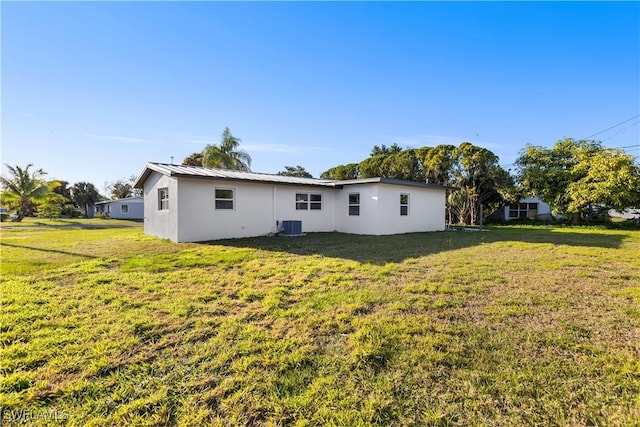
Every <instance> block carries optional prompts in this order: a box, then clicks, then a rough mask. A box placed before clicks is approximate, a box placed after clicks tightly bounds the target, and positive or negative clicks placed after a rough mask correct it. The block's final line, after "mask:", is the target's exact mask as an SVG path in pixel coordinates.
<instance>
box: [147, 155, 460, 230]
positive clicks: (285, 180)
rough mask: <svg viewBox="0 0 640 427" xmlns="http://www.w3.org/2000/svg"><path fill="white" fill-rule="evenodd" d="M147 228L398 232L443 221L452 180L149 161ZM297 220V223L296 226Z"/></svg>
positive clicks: (441, 226)
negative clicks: (306, 174) (323, 175)
mask: <svg viewBox="0 0 640 427" xmlns="http://www.w3.org/2000/svg"><path fill="white" fill-rule="evenodd" d="M134 187H135V188H140V189H142V190H143V191H144V198H143V199H144V231H145V233H147V234H150V235H153V236H157V237H161V238H165V239H169V240H172V241H174V242H197V241H206V240H215V239H225V238H239V237H255V236H264V235H269V234H275V233H279V232H281V231H283V227H284V226H286V225H287V224H292V223H293V224H295V223H297V224H299V225H301V229H298V230H297V232H298V233H299V232H331V231H338V232H343V233H355V234H372V235H382V234H397V233H409V232H422V231H435V230H444V229H445V226H446V224H445V198H446V197H445V193H446V189H447V188H446V187H443V186H440V185H435V184H427V183H420V182H412V181H401V180H395V179H387V178H367V179H357V180H349V181H333V180H325V179H315V178H301V177H290V176H280V175H270V174H262V173H254V172H241V171H233V170H224V169H208V168H203V167H197V166H181V165H171V164H163V163H147V165H146V166H145V167H144V169H143V170H142V172H141V174H140V176H139V177H138V178H137V179H136V181H135V184H134ZM294 228H295V227H294Z"/></svg>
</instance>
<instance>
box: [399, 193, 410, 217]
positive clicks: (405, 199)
mask: <svg viewBox="0 0 640 427" xmlns="http://www.w3.org/2000/svg"><path fill="white" fill-rule="evenodd" d="M407 215H409V195H408V194H400V216H407Z"/></svg>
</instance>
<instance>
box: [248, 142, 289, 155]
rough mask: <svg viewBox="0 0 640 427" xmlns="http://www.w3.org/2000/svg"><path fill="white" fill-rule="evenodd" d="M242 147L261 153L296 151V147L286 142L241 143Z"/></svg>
mask: <svg viewBox="0 0 640 427" xmlns="http://www.w3.org/2000/svg"><path fill="white" fill-rule="evenodd" d="M240 148H242V149H243V150H246V151H257V152H261V153H295V152H296V151H297V150H296V149H295V148H294V147H291V146H289V145H284V144H264V143H259V142H254V143H249V144H241V145H240Z"/></svg>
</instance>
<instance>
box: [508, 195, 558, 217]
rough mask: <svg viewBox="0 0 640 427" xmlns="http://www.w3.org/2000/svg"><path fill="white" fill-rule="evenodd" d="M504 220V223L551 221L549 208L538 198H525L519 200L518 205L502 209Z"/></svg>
mask: <svg viewBox="0 0 640 427" xmlns="http://www.w3.org/2000/svg"><path fill="white" fill-rule="evenodd" d="M504 219H505V220H506V221H510V220H514V219H539V220H549V219H553V216H552V215H551V207H549V204H548V203H545V202H543V201H542V199H540V198H539V197H525V198H524V199H520V200H519V201H518V203H514V204H512V205H509V206H506V207H505V208H504Z"/></svg>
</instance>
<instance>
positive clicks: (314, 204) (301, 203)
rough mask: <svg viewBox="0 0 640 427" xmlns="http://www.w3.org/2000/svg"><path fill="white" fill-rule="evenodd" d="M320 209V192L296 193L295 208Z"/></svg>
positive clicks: (304, 209) (303, 209)
mask: <svg viewBox="0 0 640 427" xmlns="http://www.w3.org/2000/svg"><path fill="white" fill-rule="evenodd" d="M308 209H311V210H312V211H319V210H322V194H313V193H296V210H299V211H301V210H302V211H306V210H308Z"/></svg>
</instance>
